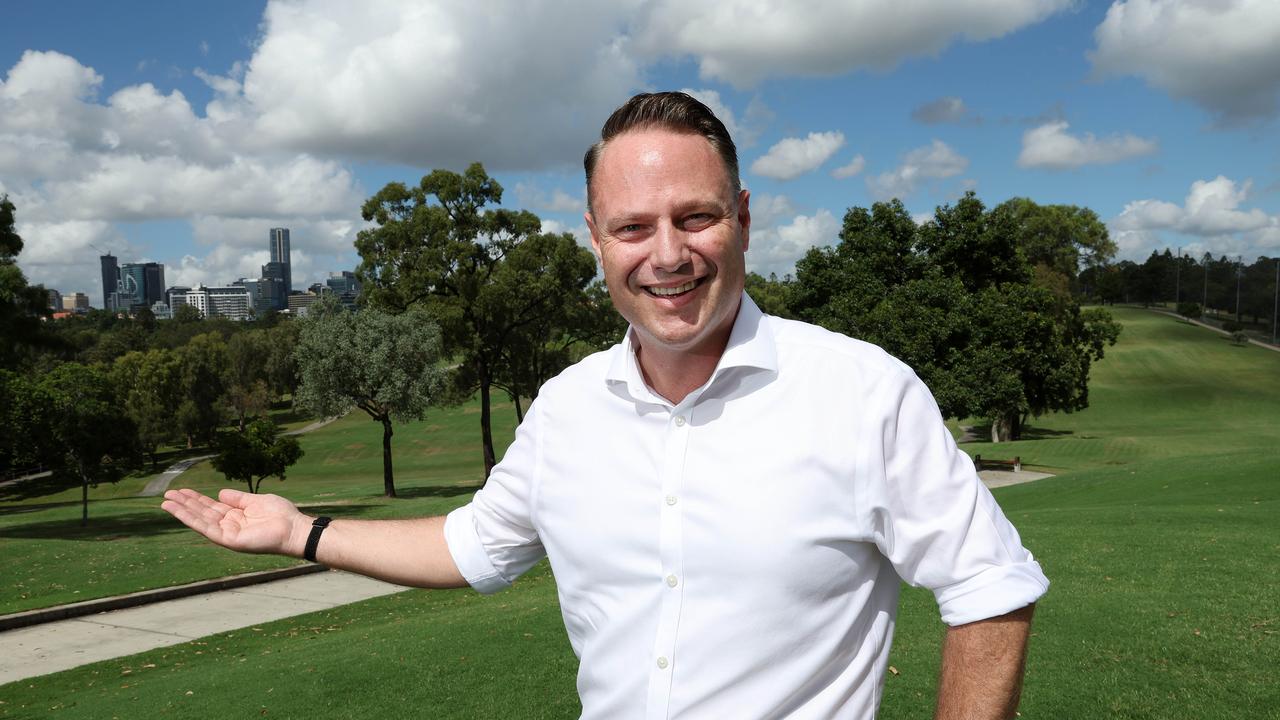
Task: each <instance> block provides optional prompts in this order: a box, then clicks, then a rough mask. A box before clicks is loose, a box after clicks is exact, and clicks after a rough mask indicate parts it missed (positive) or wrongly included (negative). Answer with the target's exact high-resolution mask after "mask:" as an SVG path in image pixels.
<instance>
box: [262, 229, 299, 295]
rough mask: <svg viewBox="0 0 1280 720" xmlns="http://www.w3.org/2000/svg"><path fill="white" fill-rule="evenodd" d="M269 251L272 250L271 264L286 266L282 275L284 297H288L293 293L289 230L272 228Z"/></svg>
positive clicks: (264, 275) (264, 274)
mask: <svg viewBox="0 0 1280 720" xmlns="http://www.w3.org/2000/svg"><path fill="white" fill-rule="evenodd" d="M269 249H270V250H271V262H273V263H281V264H283V265H284V271H283V273H282V277H283V278H284V295H285V297H288V296H289V294H290V293H292V292H293V268H292V265H291V264H290V261H289V228H271V242H270V243H269ZM263 277H266V273H265V271H264V272H263Z"/></svg>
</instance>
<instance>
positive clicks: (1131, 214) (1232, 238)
mask: <svg viewBox="0 0 1280 720" xmlns="http://www.w3.org/2000/svg"><path fill="white" fill-rule="evenodd" d="M1251 190H1252V182H1251V181H1249V180H1245V181H1244V182H1241V183H1236V181H1234V180H1231V179H1230V178H1227V177H1224V176H1222V175H1219V176H1218V177H1216V178H1214V179H1212V180H1197V181H1195V182H1194V183H1192V184H1191V189H1190V190H1189V191H1188V193H1187V196H1186V198H1185V199H1184V200H1183V203H1182V204H1181V205H1178V204H1176V203H1171V202H1167V201H1163V200H1155V199H1147V200H1135V201H1133V202H1130V203H1128V204H1127V205H1125V207H1124V210H1123V211H1121V213H1120V214H1119V215H1118V216H1116V217H1115V218H1113V219H1112V220H1110V221H1109V222H1108V223H1107V227H1108V228H1109V229H1110V230H1111V232H1112V234H1113V235H1114V236H1115V238H1116V242H1117V244H1118V245H1120V248H1121V252H1122V254H1124V253H1125V251H1126V250H1127V251H1129V252H1128V254H1129V256H1130V257H1133V256H1135V255H1140V254H1141V251H1142V250H1149V249H1150V248H1151V247H1154V246H1157V245H1159V244H1160V243H1159V238H1160V231H1171V232H1174V233H1179V234H1182V235H1190V236H1192V237H1193V238H1198V239H1199V243H1198V245H1197V247H1203V248H1204V249H1207V250H1210V251H1212V252H1245V253H1250V252H1253V253H1256V252H1261V251H1264V250H1266V249H1267V248H1271V247H1275V246H1276V244H1277V241H1280V216H1277V215H1268V214H1267V213H1265V212H1263V211H1262V210H1260V209H1258V208H1252V209H1242V208H1241V205H1242V204H1244V203H1245V202H1246V201H1247V200H1248V199H1249V196H1250V191H1251Z"/></svg>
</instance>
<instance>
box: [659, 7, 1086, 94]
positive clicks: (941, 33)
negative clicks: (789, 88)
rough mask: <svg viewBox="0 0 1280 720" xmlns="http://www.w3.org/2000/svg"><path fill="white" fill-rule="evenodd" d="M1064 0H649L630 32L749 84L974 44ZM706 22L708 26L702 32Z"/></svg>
mask: <svg viewBox="0 0 1280 720" xmlns="http://www.w3.org/2000/svg"><path fill="white" fill-rule="evenodd" d="M1073 4H1074V3H1073V0H977V1H975V2H963V3H961V2H954V0H917V1H916V2H913V3H912V4H911V9H910V11H904V10H903V9H902V6H901V4H900V3H898V2H895V0H863V1H862V2H826V3H817V2H789V3H788V2H776V3H762V2H757V1H756V0H658V1H657V2H653V3H649V4H647V5H645V13H644V14H643V15H642V16H641V17H642V20H643V21H642V22H641V23H640V24H639V26H638V27H637V29H636V31H635V40H636V44H637V45H638V46H639V49H640V50H641V51H642V52H644V53H646V54H649V55H651V56H670V55H677V56H679V55H688V56H692V57H694V58H696V59H697V61H698V63H699V68H700V72H701V75H702V77H704V78H707V79H717V80H723V81H725V82H728V83H730V84H732V85H734V86H736V87H745V86H750V85H752V84H754V83H756V82H758V81H760V80H762V79H764V78H766V77H778V76H785V75H836V74H840V73H844V72H848V71H851V70H855V69H858V68H877V69H887V68H891V67H893V66H894V65H896V64H898V63H899V62H901V61H902V60H904V59H907V58H911V57H920V56H924V55H934V54H937V53H938V52H940V51H941V50H943V49H944V48H946V47H947V46H948V45H950V44H951V43H952V42H954V41H955V40H956V39H957V38H964V39H966V40H969V41H971V42H981V41H983V40H989V39H992V38H996V37H1000V36H1002V35H1005V34H1007V33H1010V32H1013V31H1015V30H1018V29H1021V28H1023V27H1026V26H1028V25H1031V24H1034V23H1037V22H1040V21H1041V20H1044V19H1045V18H1047V17H1049V16H1050V15H1053V14H1054V13H1057V12H1059V11H1061V10H1064V9H1066V8H1069V7H1071V6H1072V5H1073ZM712 28H714V30H711V29H712Z"/></svg>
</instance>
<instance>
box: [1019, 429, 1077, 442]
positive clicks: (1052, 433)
mask: <svg viewBox="0 0 1280 720" xmlns="http://www.w3.org/2000/svg"><path fill="white" fill-rule="evenodd" d="M1074 434H1075V431H1073V430H1051V429H1049V428H1038V427H1025V428H1023V429H1022V437H1021V438H1019V440H1044V439H1046V438H1056V437H1063V436H1065V435H1074Z"/></svg>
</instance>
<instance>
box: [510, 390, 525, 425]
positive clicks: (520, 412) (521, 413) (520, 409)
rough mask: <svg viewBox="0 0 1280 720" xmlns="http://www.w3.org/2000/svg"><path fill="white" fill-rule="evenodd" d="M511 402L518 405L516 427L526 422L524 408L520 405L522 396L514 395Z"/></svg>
mask: <svg viewBox="0 0 1280 720" xmlns="http://www.w3.org/2000/svg"><path fill="white" fill-rule="evenodd" d="M511 401H512V402H514V403H515V405H516V425H519V424H520V423H522V422H524V408H523V407H522V406H521V405H520V396H519V395H512V396H511Z"/></svg>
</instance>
